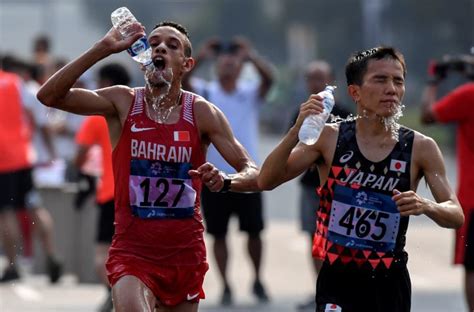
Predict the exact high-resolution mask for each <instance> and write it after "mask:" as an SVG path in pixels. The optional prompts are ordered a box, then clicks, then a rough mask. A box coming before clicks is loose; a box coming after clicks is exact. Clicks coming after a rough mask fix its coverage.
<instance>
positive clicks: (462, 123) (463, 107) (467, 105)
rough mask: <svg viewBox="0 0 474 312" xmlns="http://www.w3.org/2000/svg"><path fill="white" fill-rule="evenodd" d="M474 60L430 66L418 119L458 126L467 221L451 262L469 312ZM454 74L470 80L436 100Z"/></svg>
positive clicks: (473, 264)
mask: <svg viewBox="0 0 474 312" xmlns="http://www.w3.org/2000/svg"><path fill="white" fill-rule="evenodd" d="M473 69H474V61H472V57H469V56H463V57H450V58H448V59H445V60H444V61H442V62H440V63H434V62H433V63H432V64H431V65H430V69H429V75H430V79H429V81H428V85H427V86H426V88H425V90H424V92H423V97H422V115H421V120H422V122H423V123H425V124H432V123H436V122H437V123H452V122H455V123H456V124H457V139H456V155H457V164H458V183H457V196H458V198H459V202H460V203H461V206H462V209H463V211H464V215H465V219H466V222H465V223H464V225H463V226H462V227H461V228H460V229H458V230H457V231H456V244H455V255H454V263H455V264H462V265H464V270H465V279H464V288H465V296H466V300H467V304H468V306H469V311H473V310H474V222H473V221H474V219H473V218H474V195H473V193H472V185H474V166H473V165H472V163H473V162H474V109H473V108H474V75H473V73H474V71H473ZM452 71H457V72H459V73H461V74H463V75H465V76H466V77H467V78H468V79H469V81H468V82H467V83H465V84H462V85H461V86H459V87H457V88H455V89H454V90H452V91H450V92H449V93H448V94H447V95H445V96H444V97H442V98H441V99H438V97H437V95H438V86H439V84H440V83H441V82H442V81H443V80H444V79H445V78H446V77H447V74H448V73H450V72H452Z"/></svg>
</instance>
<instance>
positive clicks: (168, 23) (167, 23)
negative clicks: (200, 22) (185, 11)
mask: <svg viewBox="0 0 474 312" xmlns="http://www.w3.org/2000/svg"><path fill="white" fill-rule="evenodd" d="M166 26H168V27H171V28H174V29H176V30H177V31H179V32H180V33H182V34H183V35H184V36H185V37H186V42H185V45H184V55H185V56H187V57H190V56H191V55H192V52H193V47H192V45H191V40H190V39H189V32H188V30H187V29H186V28H185V27H184V26H183V25H181V24H178V23H176V22H172V21H163V22H159V23H158V24H156V25H155V27H153V30H155V29H157V28H158V27H166Z"/></svg>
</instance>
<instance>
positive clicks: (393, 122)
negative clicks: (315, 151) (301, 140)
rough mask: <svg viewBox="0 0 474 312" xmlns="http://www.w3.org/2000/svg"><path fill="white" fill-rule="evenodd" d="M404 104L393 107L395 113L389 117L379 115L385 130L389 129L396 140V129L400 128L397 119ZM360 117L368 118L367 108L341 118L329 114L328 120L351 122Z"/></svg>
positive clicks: (401, 114)
mask: <svg viewBox="0 0 474 312" xmlns="http://www.w3.org/2000/svg"><path fill="white" fill-rule="evenodd" d="M404 108H405V105H403V104H400V105H397V106H396V107H395V113H394V114H393V115H392V116H389V117H381V118H380V122H381V123H382V124H383V125H384V127H385V130H387V131H390V132H391V134H392V138H393V139H394V140H396V141H397V142H398V139H399V138H398V130H399V129H400V124H399V123H398V120H399V119H400V118H401V117H402V116H403V109H404ZM361 118H369V115H368V113H367V110H365V109H363V110H362V114H360V115H359V114H358V115H353V114H350V115H349V116H347V117H346V118H342V117H341V116H336V115H333V114H331V116H330V122H331V123H341V122H351V121H356V120H357V119H361Z"/></svg>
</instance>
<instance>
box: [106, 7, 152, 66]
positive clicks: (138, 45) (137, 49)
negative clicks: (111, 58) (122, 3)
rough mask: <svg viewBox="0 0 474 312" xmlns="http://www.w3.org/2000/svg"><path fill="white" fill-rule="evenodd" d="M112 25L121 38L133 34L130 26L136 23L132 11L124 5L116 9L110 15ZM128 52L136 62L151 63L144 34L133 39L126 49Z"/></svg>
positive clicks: (148, 45)
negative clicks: (135, 39)
mask: <svg viewBox="0 0 474 312" xmlns="http://www.w3.org/2000/svg"><path fill="white" fill-rule="evenodd" d="M110 19H111V20H112V25H113V26H114V27H115V29H117V30H118V31H119V32H120V34H121V35H122V37H123V38H127V37H129V36H131V35H133V34H134V32H133V30H132V29H131V28H130V26H131V25H132V24H135V23H138V21H137V19H136V18H135V16H133V14H132V12H130V10H129V9H128V8H126V7H121V8H118V9H116V10H115V11H113V12H112V14H111V15H110ZM127 52H128V54H130V56H131V57H132V58H133V59H134V60H135V61H137V62H139V63H142V64H143V65H144V66H146V65H149V64H150V63H151V48H150V44H149V43H148V39H147V37H146V35H143V37H141V38H140V39H138V40H137V41H135V42H134V43H133V44H132V46H131V47H130V48H128V49H127Z"/></svg>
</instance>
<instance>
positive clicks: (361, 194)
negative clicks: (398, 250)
mask: <svg viewBox="0 0 474 312" xmlns="http://www.w3.org/2000/svg"><path fill="white" fill-rule="evenodd" d="M399 226H400V213H399V211H398V209H397V206H396V205H395V202H394V201H393V200H392V198H391V197H390V196H387V195H384V194H379V193H376V192H371V191H367V190H356V189H351V188H348V187H344V186H340V185H336V187H335V189H334V199H333V202H332V208H331V216H330V220H329V232H328V239H329V240H330V241H332V242H334V243H336V244H338V245H342V246H345V247H350V248H355V249H364V250H372V251H377V252H388V251H392V250H393V249H394V248H395V244H396V239H397V234H398V228H399Z"/></svg>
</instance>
